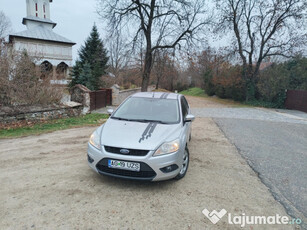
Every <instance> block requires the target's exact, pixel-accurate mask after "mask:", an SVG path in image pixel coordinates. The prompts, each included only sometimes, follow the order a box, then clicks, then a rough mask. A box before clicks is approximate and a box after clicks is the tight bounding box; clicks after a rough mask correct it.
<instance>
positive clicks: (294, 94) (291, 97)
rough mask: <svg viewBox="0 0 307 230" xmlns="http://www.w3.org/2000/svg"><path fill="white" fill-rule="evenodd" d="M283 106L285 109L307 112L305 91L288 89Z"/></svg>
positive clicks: (306, 93) (306, 92)
mask: <svg viewBox="0 0 307 230" xmlns="http://www.w3.org/2000/svg"><path fill="white" fill-rule="evenodd" d="M285 106H286V108H287V109H295V110H300V111H303V112H306V113H307V91H304V90H288V91H287V99H286V103H285Z"/></svg>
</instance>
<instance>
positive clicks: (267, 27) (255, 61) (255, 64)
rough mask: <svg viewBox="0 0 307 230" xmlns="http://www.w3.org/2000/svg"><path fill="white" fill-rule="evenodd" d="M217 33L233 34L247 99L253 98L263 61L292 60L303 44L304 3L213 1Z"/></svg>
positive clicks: (294, 0) (295, 0)
mask: <svg viewBox="0 0 307 230" xmlns="http://www.w3.org/2000/svg"><path fill="white" fill-rule="evenodd" d="M216 2H217V6H218V9H219V10H220V15H221V17H220V22H219V27H218V28H219V29H220V30H221V31H223V32H225V31H226V30H227V29H230V30H232V31H233V33H234V37H235V39H234V43H233V47H235V50H234V52H236V53H238V55H239V57H240V59H241V61H242V63H243V76H244V79H245V81H246V84H247V85H246V89H247V96H246V100H248V99H249V97H253V96H254V90H253V89H254V87H255V80H256V77H257V75H258V73H259V68H260V65H261V63H262V62H263V60H265V59H266V58H269V57H273V56H283V57H291V56H292V55H294V53H295V52H297V51H299V50H298V48H300V46H303V45H305V44H306V38H307V34H306V30H305V27H304V26H305V24H304V22H305V21H306V15H307V12H306V7H307V2H306V1H305V0H216Z"/></svg>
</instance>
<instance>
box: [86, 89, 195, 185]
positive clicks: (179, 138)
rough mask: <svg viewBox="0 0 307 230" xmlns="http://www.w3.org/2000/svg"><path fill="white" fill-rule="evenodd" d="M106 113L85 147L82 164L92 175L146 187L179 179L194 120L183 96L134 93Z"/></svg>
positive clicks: (187, 163) (182, 172) (183, 171)
mask: <svg viewBox="0 0 307 230" xmlns="http://www.w3.org/2000/svg"><path fill="white" fill-rule="evenodd" d="M109 113H110V114H111V115H110V117H109V119H108V120H107V121H106V122H105V123H104V124H103V125H101V126H100V127H99V128H97V129H96V130H95V132H94V133H93V134H92V135H91V137H90V140H89V142H88V164H89V166H90V167H91V168H92V169H93V170H94V171H96V172H97V173H99V174H102V175H107V176H113V177H119V178H125V179H136V180H149V181H159V180H167V179H171V178H176V179H181V178H183V177H184V176H185V174H186V172H187V170H188V166H189V150H188V143H189V141H190V139H191V122H192V121H193V120H194V116H193V115H191V114H190V108H189V105H188V102H187V100H186V99H185V97H184V96H183V95H180V94H175V93H161V92H142V93H136V94H134V95H132V96H130V97H128V98H127V99H126V100H125V101H124V102H123V103H122V104H121V105H120V106H119V107H118V108H117V109H116V110H115V111H109Z"/></svg>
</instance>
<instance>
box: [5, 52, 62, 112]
mask: <svg viewBox="0 0 307 230" xmlns="http://www.w3.org/2000/svg"><path fill="white" fill-rule="evenodd" d="M7 51H9V52H4V53H1V56H0V82H1V84H0V92H1V95H0V104H2V105H13V106H18V105H47V104H52V103H54V104H59V103H60V101H61V99H62V95H63V90H62V89H61V88H56V87H54V86H52V85H51V84H50V81H49V79H45V80H41V79H39V77H37V76H38V74H37V72H36V67H35V64H34V60H32V58H31V57H29V56H28V55H27V54H26V53H22V54H18V53H13V52H11V50H10V49H7Z"/></svg>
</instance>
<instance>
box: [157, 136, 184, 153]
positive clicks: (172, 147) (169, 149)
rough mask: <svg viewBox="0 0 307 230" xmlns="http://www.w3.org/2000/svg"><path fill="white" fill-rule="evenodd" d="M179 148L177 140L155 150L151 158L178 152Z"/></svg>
mask: <svg viewBox="0 0 307 230" xmlns="http://www.w3.org/2000/svg"><path fill="white" fill-rule="evenodd" d="M179 147H180V146H179V140H175V141H171V142H166V143H164V144H162V145H161V146H160V147H159V148H158V149H157V151H156V152H155V153H154V155H153V156H160V155H164V154H169V153H173V152H176V151H178V149H179Z"/></svg>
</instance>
